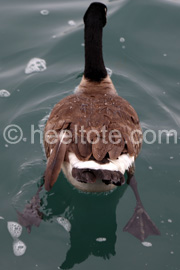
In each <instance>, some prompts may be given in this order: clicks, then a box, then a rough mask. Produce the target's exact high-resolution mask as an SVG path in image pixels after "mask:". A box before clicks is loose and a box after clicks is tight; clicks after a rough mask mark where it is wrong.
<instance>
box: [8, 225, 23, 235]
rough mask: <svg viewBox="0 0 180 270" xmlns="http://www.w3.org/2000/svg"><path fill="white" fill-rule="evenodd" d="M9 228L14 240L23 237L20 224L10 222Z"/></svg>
mask: <svg viewBox="0 0 180 270" xmlns="http://www.w3.org/2000/svg"><path fill="white" fill-rule="evenodd" d="M7 228H8V231H9V233H10V235H11V236H12V237H13V238H18V237H20V236H21V233H22V226H21V225H20V224H18V223H17V222H14V221H9V222H8V223H7Z"/></svg>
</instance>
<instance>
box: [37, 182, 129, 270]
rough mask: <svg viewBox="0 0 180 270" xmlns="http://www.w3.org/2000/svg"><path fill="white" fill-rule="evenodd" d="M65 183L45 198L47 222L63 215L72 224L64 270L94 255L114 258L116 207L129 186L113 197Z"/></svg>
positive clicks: (62, 267) (118, 190) (44, 210)
mask: <svg viewBox="0 0 180 270" xmlns="http://www.w3.org/2000/svg"><path fill="white" fill-rule="evenodd" d="M63 180H64V183H57V185H56V189H55V188H53V190H52V194H50V195H48V197H47V194H46V195H45V202H46V206H45V207H43V213H45V215H44V217H43V220H44V221H47V220H51V219H52V220H55V218H56V217H59V216H62V215H63V217H64V218H65V219H66V220H68V222H69V224H71V229H70V231H69V234H70V243H69V246H70V248H69V250H68V251H67V254H66V259H65V261H64V262H63V263H62V264H61V269H71V268H73V266H74V265H75V264H80V263H81V262H83V261H85V260H86V259H87V258H88V257H89V256H90V255H94V256H97V257H102V258H104V259H108V258H110V257H111V256H114V255H115V254H116V251H115V244H116V238H117V237H116V230H117V222H116V207H117V204H118V202H119V200H120V198H121V197H122V196H123V194H124V191H125V189H126V185H125V186H123V187H122V188H121V189H118V188H117V189H116V190H115V191H113V192H111V193H107V194H90V193H82V192H79V191H77V190H75V189H74V188H72V187H71V186H70V185H69V183H66V182H65V181H66V180H65V179H61V182H63ZM57 190H58V191H57ZM42 202H43V198H42ZM42 205H44V204H43V203H42ZM46 213H48V214H47V215H46ZM66 225H67V223H66ZM102 239H106V241H103V240H102Z"/></svg>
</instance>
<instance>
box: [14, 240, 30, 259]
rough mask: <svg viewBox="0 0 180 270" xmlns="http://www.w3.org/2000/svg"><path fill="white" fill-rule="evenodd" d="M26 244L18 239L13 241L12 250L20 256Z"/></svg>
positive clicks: (24, 250)
mask: <svg viewBox="0 0 180 270" xmlns="http://www.w3.org/2000/svg"><path fill="white" fill-rule="evenodd" d="M26 248H27V247H26V245H25V244H24V242H22V241H21V240H19V239H16V240H15V241H14V242H13V252H14V255H15V256H22V255H24V253H25V252H26Z"/></svg>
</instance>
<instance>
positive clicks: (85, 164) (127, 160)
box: [69, 153, 134, 174]
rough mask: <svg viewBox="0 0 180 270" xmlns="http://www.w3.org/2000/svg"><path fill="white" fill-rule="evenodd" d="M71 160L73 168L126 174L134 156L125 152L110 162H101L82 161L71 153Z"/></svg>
mask: <svg viewBox="0 0 180 270" xmlns="http://www.w3.org/2000/svg"><path fill="white" fill-rule="evenodd" d="M69 162H70V165H71V166H70V167H71V168H77V169H87V168H88V169H92V170H109V171H120V172H121V173H122V174H124V173H125V171H126V170H128V169H129V167H130V166H131V165H132V164H133V162H134V156H129V154H127V155H126V154H123V155H121V156H119V158H118V159H116V160H113V159H109V163H106V164H99V163H97V162H96V161H94V160H88V161H81V160H79V159H78V158H77V157H76V155H75V154H74V153H69Z"/></svg>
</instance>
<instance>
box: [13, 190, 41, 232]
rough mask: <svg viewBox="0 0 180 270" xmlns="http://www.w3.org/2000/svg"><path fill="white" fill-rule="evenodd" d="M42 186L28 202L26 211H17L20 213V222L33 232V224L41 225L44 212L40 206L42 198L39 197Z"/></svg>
mask: <svg viewBox="0 0 180 270" xmlns="http://www.w3.org/2000/svg"><path fill="white" fill-rule="evenodd" d="M41 189H42V187H40V188H39V189H38V191H37V193H36V195H35V196H34V197H33V198H32V199H31V201H30V203H28V204H27V205H26V206H25V208H24V211H23V212H22V213H20V212H19V211H17V215H18V222H19V223H20V224H21V225H22V226H24V227H26V229H27V231H28V233H30V232H31V228H32V226H33V225H34V226H36V227H39V225H40V223H41V220H42V217H43V214H42V213H41V212H40V211H39V208H40V199H39V192H40V191H41Z"/></svg>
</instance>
